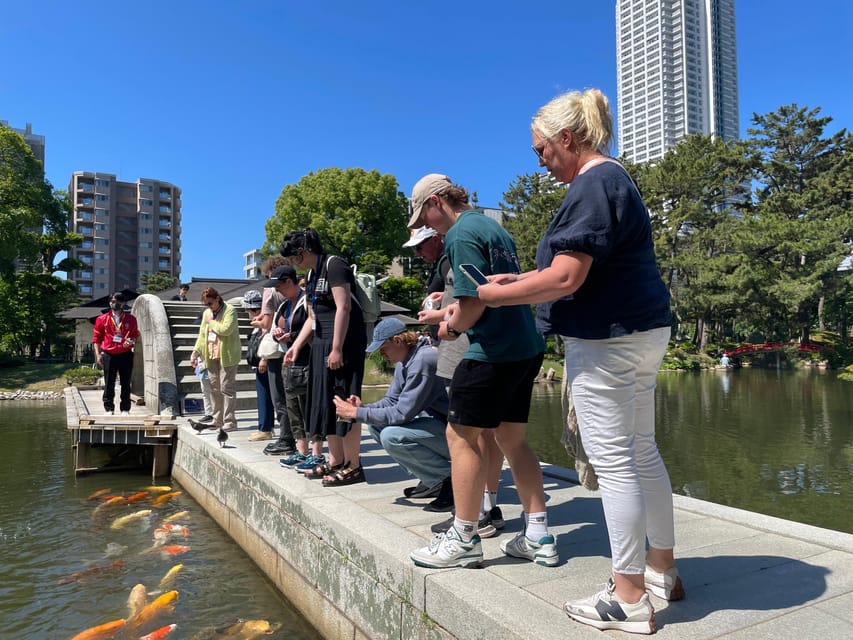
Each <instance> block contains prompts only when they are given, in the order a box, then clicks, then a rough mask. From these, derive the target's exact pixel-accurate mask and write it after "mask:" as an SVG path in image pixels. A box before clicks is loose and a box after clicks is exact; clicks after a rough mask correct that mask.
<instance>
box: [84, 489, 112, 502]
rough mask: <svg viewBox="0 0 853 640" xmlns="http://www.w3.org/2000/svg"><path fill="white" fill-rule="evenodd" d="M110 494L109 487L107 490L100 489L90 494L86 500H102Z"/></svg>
mask: <svg viewBox="0 0 853 640" xmlns="http://www.w3.org/2000/svg"><path fill="white" fill-rule="evenodd" d="M109 492H110V489H109V487H107V488H106V489H98V490H97V491H94V492H92V493H90V494H89V497H88V498H86V500H94V499H95V498H100V497H101V496H103V495H106V494H108V493H109Z"/></svg>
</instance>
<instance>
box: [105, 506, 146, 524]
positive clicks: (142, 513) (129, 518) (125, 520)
mask: <svg viewBox="0 0 853 640" xmlns="http://www.w3.org/2000/svg"><path fill="white" fill-rule="evenodd" d="M150 515H151V509H140V510H139V511H135V512H134V513H130V514H128V515H126V516H121V517H119V518H116V519H115V520H113V523H112V524H111V525H110V529H122V528H124V527H126V526H127V525H129V524H130V523H131V522H135V521H136V520H140V519H142V518H146V517H148V516H150Z"/></svg>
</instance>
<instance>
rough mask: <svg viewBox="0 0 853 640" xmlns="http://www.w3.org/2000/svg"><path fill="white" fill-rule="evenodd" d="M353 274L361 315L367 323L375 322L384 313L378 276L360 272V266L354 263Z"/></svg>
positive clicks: (354, 293) (356, 298) (355, 293)
mask: <svg viewBox="0 0 853 640" xmlns="http://www.w3.org/2000/svg"><path fill="white" fill-rule="evenodd" d="M352 274H353V275H354V276H355V291H354V292H353V295H354V296H355V301H356V302H357V303H358V306H359V307H361V315H362V317H363V318H364V322H365V324H373V323H374V322H376V321H377V320H378V319H379V316H380V315H381V313H382V299H381V298H380V297H379V287H378V286H377V284H376V276H372V275H370V274H368V273H359V272H358V267H357V266H355V265H352Z"/></svg>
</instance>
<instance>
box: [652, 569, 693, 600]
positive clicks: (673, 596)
mask: <svg viewBox="0 0 853 640" xmlns="http://www.w3.org/2000/svg"><path fill="white" fill-rule="evenodd" d="M644 577H645V581H646V590H647V591H651V592H652V595H654V596H657V597H658V598H663V599H664V600H670V601H672V600H681V599H682V598H683V597H684V586H683V585H682V584H681V578H680V577H679V576H678V569H676V568H675V567H671V568H669V569H667V570H666V571H664V572H662V573H659V572H657V571H655V570H654V569H652V568H651V567H649V566H647V567H646V573H645V576H644Z"/></svg>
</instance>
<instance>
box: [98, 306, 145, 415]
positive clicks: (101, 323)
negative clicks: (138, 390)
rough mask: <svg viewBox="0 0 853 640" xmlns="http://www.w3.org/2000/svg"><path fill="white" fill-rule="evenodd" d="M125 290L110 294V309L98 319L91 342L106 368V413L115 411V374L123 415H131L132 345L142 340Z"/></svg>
mask: <svg viewBox="0 0 853 640" xmlns="http://www.w3.org/2000/svg"><path fill="white" fill-rule="evenodd" d="M126 301H127V299H126V298H125V297H124V294H123V293H122V292H120V291H117V292H116V293H114V294H113V295H112V296H110V308H109V310H108V311H107V312H106V313H104V314H102V315H100V316H98V318H97V319H96V320H95V329H94V331H93V332H92V343H93V344H94V349H95V362H96V363H97V364H98V366H99V367H102V368H103V370H104V384H105V386H104V395H103V401H104V413H105V414H106V415H109V416H111V415H113V414H114V413H115V393H116V390H115V387H116V376H118V379H119V385H120V387H121V395H120V398H119V410H120V411H121V415H123V416H128V415H130V380H131V376H132V375H133V347H134V345H135V344H136V341H137V340H139V327H138V326H137V323H136V318H135V317H133V315H132V314H131V313H130V312H129V311H127V310H126V308H125V302H126Z"/></svg>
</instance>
